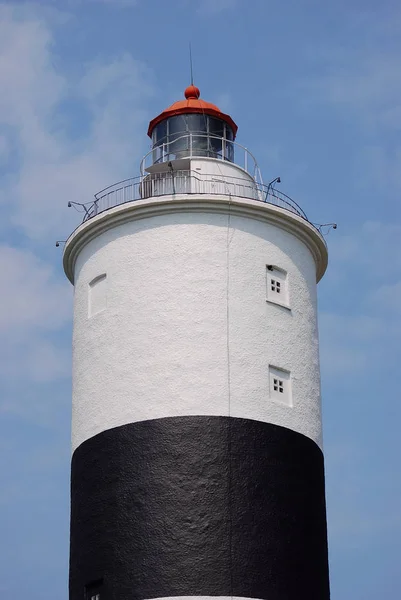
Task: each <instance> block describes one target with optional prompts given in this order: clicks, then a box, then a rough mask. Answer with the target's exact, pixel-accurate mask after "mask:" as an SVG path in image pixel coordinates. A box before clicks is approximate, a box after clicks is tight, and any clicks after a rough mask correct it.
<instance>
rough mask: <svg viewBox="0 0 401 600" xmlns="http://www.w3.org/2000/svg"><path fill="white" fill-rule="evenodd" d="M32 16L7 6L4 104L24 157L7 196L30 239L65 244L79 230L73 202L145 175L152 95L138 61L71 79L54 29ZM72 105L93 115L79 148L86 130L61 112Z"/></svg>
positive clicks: (2, 38) (0, 105) (102, 66)
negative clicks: (76, 133)
mask: <svg viewBox="0 0 401 600" xmlns="http://www.w3.org/2000/svg"><path fill="white" fill-rule="evenodd" d="M28 15H29V16H28V17H27V18H26V19H23V18H21V16H20V15H19V16H18V18H16V16H15V13H14V12H13V10H12V9H11V8H10V7H4V6H3V7H1V17H2V18H1V19H0V52H1V59H0V86H1V88H2V89H7V94H2V95H1V97H0V124H1V123H3V124H4V125H6V126H7V127H9V128H11V129H12V132H13V136H14V138H15V143H16V144H17V147H18V148H19V151H20V154H21V164H20V165H19V167H20V168H19V173H18V175H17V178H16V180H14V181H13V182H11V184H10V186H9V187H8V188H7V187H5V188H4V187H3V190H2V192H1V195H2V198H3V199H5V198H6V199H7V205H8V206H9V207H10V210H9V218H10V219H11V221H12V223H14V224H15V225H17V226H18V227H19V228H21V229H22V230H23V231H24V232H25V233H26V235H28V236H29V237H31V238H32V239H40V238H42V239H43V237H47V238H49V237H50V236H52V237H53V238H57V237H63V236H65V235H68V233H69V232H70V230H71V229H72V228H73V224H75V223H77V219H76V215H75V214H74V213H73V212H72V211H69V212H68V211H67V208H66V206H67V202H68V201H69V200H75V201H78V202H90V201H91V198H92V197H93V193H94V192H96V191H98V190H99V189H101V188H103V187H105V186H106V185H109V184H110V183H113V182H115V181H118V180H119V179H124V178H126V177H127V176H129V175H132V176H135V175H136V174H137V172H138V170H139V165H138V166H137V167H135V162H139V158H140V155H141V153H142V152H141V148H143V147H144V146H145V144H146V137H145V136H146V120H147V119H146V117H147V115H146V114H145V111H144V106H145V104H146V99H147V98H148V97H149V95H150V94H151V93H152V90H151V88H150V86H149V85H148V83H147V72H146V68H145V67H144V66H143V65H142V64H141V63H140V62H138V61H136V60H135V59H133V58H132V57H131V56H130V55H123V56H121V57H117V58H115V59H112V60H110V61H109V62H108V63H91V64H88V65H86V67H84V75H83V76H82V77H81V78H78V79H77V78H74V76H72V75H70V76H68V77H67V75H65V74H63V73H61V72H60V69H58V68H57V58H56V56H55V55H54V54H53V45H54V41H53V38H52V34H51V31H50V29H49V27H48V24H47V23H46V22H45V21H43V20H41V19H40V18H34V17H33V16H32V13H31V12H28ZM71 99H72V100H74V101H75V102H76V103H77V104H78V106H81V108H82V109H84V110H85V111H86V120H85V124H84V125H85V127H83V130H84V133H83V134H82V135H81V136H80V137H79V140H78V141H77V140H76V139H73V138H71V136H70V134H69V131H70V129H71V128H72V127H80V126H81V124H80V123H79V122H77V123H75V122H74V121H72V122H71V120H70V121H68V119H67V116H66V113H65V112H63V111H62V110H61V109H60V106H62V103H63V102H65V101H68V100H71ZM75 118H77V119H78V117H75ZM70 119H71V117H70ZM142 140H143V143H141V141H142Z"/></svg>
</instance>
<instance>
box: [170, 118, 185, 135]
mask: <svg viewBox="0 0 401 600" xmlns="http://www.w3.org/2000/svg"><path fill="white" fill-rule="evenodd" d="M186 116H187V115H177V116H176V117H171V119H168V134H169V139H170V141H171V140H174V139H176V138H177V137H179V136H180V135H183V134H184V133H185V132H186V131H187V123H186Z"/></svg>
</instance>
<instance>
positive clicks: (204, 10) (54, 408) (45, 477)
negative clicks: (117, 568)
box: [0, 0, 401, 600]
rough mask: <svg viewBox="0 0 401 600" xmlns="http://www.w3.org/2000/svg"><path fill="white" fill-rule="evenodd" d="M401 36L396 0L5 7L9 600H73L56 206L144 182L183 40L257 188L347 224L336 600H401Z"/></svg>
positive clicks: (67, 314) (336, 329) (2, 129)
mask: <svg viewBox="0 0 401 600" xmlns="http://www.w3.org/2000/svg"><path fill="white" fill-rule="evenodd" d="M400 31H401V6H400V5H399V3H398V2H395V1H391V0H382V1H381V2H378V1H377V0H363V1H362V0H347V1H345V0H336V1H335V2H332V3H329V2H321V1H320V0H196V1H195V0H170V1H169V2H165V1H163V0H47V1H46V0H42V1H39V2H24V1H21V2H20V1H18V0H14V1H10V2H1V0H0V181H1V185H0V211H1V218H0V275H1V279H2V286H1V306H2V311H1V312H0V336H1V344H0V411H1V419H0V449H1V452H0V465H1V466H0V473H1V480H2V485H1V491H0V504H1V511H0V532H1V534H0V535H1V540H2V543H1V547H0V598H2V599H3V598H4V600H17V599H18V600H19V599H20V598H29V599H30V600H50V599H54V598H57V599H58V600H67V597H68V594H67V579H68V544H69V540H68V537H69V469H70V417H71V358H70V355H71V326H72V287H71V285H70V284H69V283H68V282H67V281H66V279H65V276H64V274H63V270H62V265H61V260H62V244H61V245H60V248H56V247H55V241H56V240H58V239H60V240H65V239H66V238H67V237H68V235H69V234H70V233H71V231H72V230H73V229H74V228H75V227H76V226H77V225H78V223H79V219H80V215H78V214H77V213H76V212H75V211H74V210H72V209H68V208H67V202H68V201H69V200H72V201H76V202H89V201H90V200H91V199H92V198H93V194H94V193H95V192H97V191H99V190H101V189H102V188H104V187H106V186H107V185H110V184H112V183H115V182H116V181H120V180H122V179H125V178H128V177H131V176H136V175H138V173H139V162H140V159H141V158H142V156H143V155H144V154H145V153H146V152H147V151H148V150H149V139H148V138H147V136H146V131H147V124H148V122H149V120H150V119H152V118H153V117H155V116H156V115H157V114H159V112H161V110H163V109H164V108H165V107H166V106H168V105H170V104H171V103H172V102H174V101H175V100H178V99H181V98H182V97H183V90H184V88H185V87H186V85H187V84H188V83H189V60H188V44H189V41H190V40H191V42H192V53H193V62H194V77H195V83H196V84H197V85H198V86H199V87H200V89H201V94H202V97H203V98H205V99H206V100H208V101H210V102H214V103H215V104H217V105H219V106H220V108H221V109H222V110H223V111H224V112H228V113H230V114H231V115H232V117H233V118H234V120H235V121H236V122H237V124H238V125H239V133H238V141H239V142H240V143H242V144H244V145H245V146H247V147H248V148H249V149H250V150H251V151H252V152H253V154H254V155H255V156H256V158H257V160H258V163H259V166H260V168H261V171H262V174H263V178H264V180H265V181H266V182H268V181H270V180H272V179H273V178H274V177H276V176H280V177H281V180H282V183H281V184H280V189H281V190H282V191H283V192H285V193H286V194H288V195H289V196H291V197H292V198H294V200H296V202H297V203H298V204H300V205H301V207H302V208H303V209H304V210H305V212H306V213H307V215H308V217H309V219H310V220H311V221H312V222H314V223H329V222H336V223H337V224H338V228H337V230H335V231H334V230H331V231H330V232H329V234H328V235H327V237H326V239H327V243H328V248H329V256H330V258H329V268H328V271H327V273H326V275H325V277H324V278H323V280H322V281H321V283H320V284H319V329H320V339H321V368H322V390H323V418H324V445H325V459H326V484H327V510H328V532H329V553H330V575H331V590H332V598H333V600H377V598H380V599H382V598H398V597H400V596H401V569H400V566H399V559H400V556H401V502H400V500H401V478H400V467H399V457H400V441H399V440H400V437H399V423H400V421H401V406H400V404H401V403H400V392H399V390H400V386H401V369H399V363H398V361H399V358H400V340H401V251H400V239H401V218H400V217H401V210H400V202H399V197H400V192H401V138H400V130H401V69H400V63H399V56H400V53H401V37H400ZM397 365H398V366H397ZM289 575H290V574H289Z"/></svg>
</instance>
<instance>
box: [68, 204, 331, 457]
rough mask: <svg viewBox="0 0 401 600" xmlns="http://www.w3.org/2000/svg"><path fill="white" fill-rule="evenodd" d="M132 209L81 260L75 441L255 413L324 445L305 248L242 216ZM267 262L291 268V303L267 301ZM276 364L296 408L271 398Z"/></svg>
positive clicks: (312, 282) (309, 260) (311, 275)
mask: <svg viewBox="0 0 401 600" xmlns="http://www.w3.org/2000/svg"><path fill="white" fill-rule="evenodd" d="M149 202H151V203H152V205H153V208H155V205H157V204H158V200H156V199H152V200H150V201H149ZM244 202H248V204H250V201H244ZM253 204H254V205H261V203H257V202H254V203H253ZM251 208H252V207H251ZM258 209H259V210H260V206H259V207H258ZM117 210H128V209H127V207H123V208H121V207H119V208H118V209H114V211H117ZM135 210H137V209H135ZM135 210H133V211H131V213H129V215H128V216H127V219H129V220H126V222H123V223H122V224H120V225H118V226H115V227H114V228H111V229H108V230H105V231H103V232H102V233H99V234H98V235H97V237H95V238H94V239H92V240H91V241H89V242H88V243H86V245H85V246H84V247H83V248H82V249H81V251H80V253H79V255H78V258H77V261H76V265H75V305H74V335H73V423H72V431H73V449H75V448H76V447H77V446H78V445H79V444H81V443H82V442H83V441H84V440H86V439H87V438H89V437H91V436H93V435H95V434H97V433H99V432H101V431H104V430H106V429H109V428H111V427H116V426H119V425H123V424H125V423H130V422H134V421H141V420H144V419H154V418H159V417H167V416H176V415H231V416H233V417H244V418H249V419H257V420H260V421H265V422H270V423H275V424H278V425H282V426H285V427H288V428H291V429H293V430H295V431H298V432H300V433H303V434H304V435H306V436H309V437H310V438H311V439H312V440H314V441H315V442H316V443H317V444H319V445H321V443H322V439H321V407H320V381H319V357H318V336H317V322H316V265H315V261H314V258H313V257H312V253H311V251H310V250H309V249H308V247H307V246H306V244H304V242H302V241H301V240H300V239H299V238H298V237H296V236H294V235H293V234H291V233H290V232H288V231H285V230H284V229H282V228H280V227H278V226H277V225H274V224H269V223H268V222H266V221H262V220H257V219H255V218H248V217H246V216H235V215H233V214H231V215H229V214H227V213H225V214H219V213H218V212H216V213H212V212H185V211H184V209H183V210H182V212H171V213H169V212H166V211H165V212H164V213H163V214H160V215H159V216H151V217H147V218H146V217H144V216H143V215H142V218H140V220H135ZM266 210H271V211H273V210H276V211H277V210H278V209H275V208H274V209H273V208H272V207H270V208H269V209H268V208H266ZM112 214H113V211H110V215H112ZM101 218H102V219H105V218H110V217H108V216H107V215H103V216H102V217H101ZM285 218H286V219H291V218H294V219H296V217H291V215H290V213H288V215H286V217H285ZM95 221H96V219H94V220H93V223H95ZM82 227H87V228H88V227H89V228H90V227H93V225H92V224H91V223H88V224H86V225H85V226H82ZM74 243H75V242H74V239H72V241H70V242H67V245H66V248H67V250H66V251H67V252H68V251H69V248H70V247H71V246H72V245H73V244H74ZM268 264H274V265H276V266H279V267H280V268H282V269H284V270H285V271H286V272H287V273H288V286H289V297H290V301H291V310H288V309H286V308H283V307H280V306H277V305H274V304H271V303H269V302H266V265H268ZM103 273H106V274H107V278H106V280H105V283H106V285H107V290H106V293H107V308H106V309H105V310H103V311H101V312H99V313H98V314H94V315H93V316H92V317H91V318H88V291H89V283H90V282H91V281H92V280H93V279H94V278H95V277H97V276H98V275H101V274H103ZM269 365H274V366H275V367H280V368H282V369H285V370H288V371H290V372H291V388H292V406H288V405H285V404H280V403H278V402H275V401H274V400H272V399H271V398H270V396H269Z"/></svg>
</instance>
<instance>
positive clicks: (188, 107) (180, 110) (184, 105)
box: [148, 85, 238, 137]
mask: <svg viewBox="0 0 401 600" xmlns="http://www.w3.org/2000/svg"><path fill="white" fill-rule="evenodd" d="M184 95H185V100H178V102H174V104H172V105H171V106H169V107H168V108H166V109H165V110H164V111H163V112H162V113H160V115H158V116H157V117H155V118H154V119H152V121H151V122H150V123H149V129H148V136H149V137H152V131H153V130H154V128H155V127H156V125H158V124H159V123H161V121H164V119H168V118H169V117H174V116H176V115H184V114H196V113H200V114H206V115H210V116H211V117H216V118H217V119H221V120H222V121H225V122H226V123H227V124H228V125H230V127H231V128H232V130H233V133H234V137H235V135H236V133H237V130H238V127H237V125H236V124H235V123H234V121H233V120H232V118H231V117H230V116H229V115H226V114H224V113H222V112H221V110H220V109H219V108H218V107H217V106H216V105H215V104H212V103H211V102H206V101H205V100H201V99H200V90H199V88H198V87H196V85H189V86H188V87H187V89H186V90H185V92H184Z"/></svg>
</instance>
